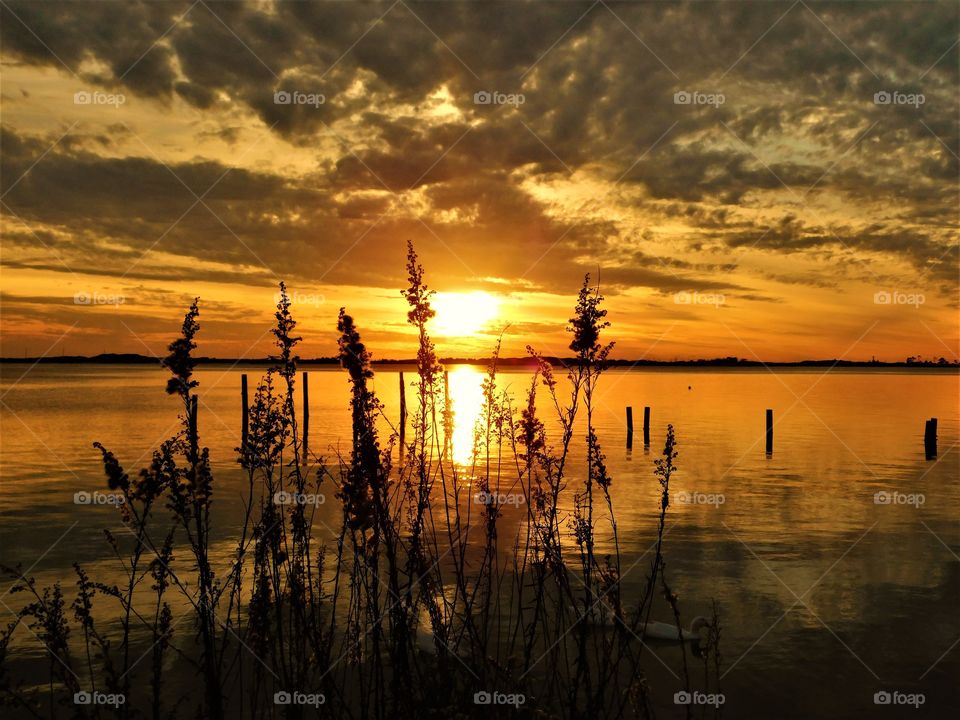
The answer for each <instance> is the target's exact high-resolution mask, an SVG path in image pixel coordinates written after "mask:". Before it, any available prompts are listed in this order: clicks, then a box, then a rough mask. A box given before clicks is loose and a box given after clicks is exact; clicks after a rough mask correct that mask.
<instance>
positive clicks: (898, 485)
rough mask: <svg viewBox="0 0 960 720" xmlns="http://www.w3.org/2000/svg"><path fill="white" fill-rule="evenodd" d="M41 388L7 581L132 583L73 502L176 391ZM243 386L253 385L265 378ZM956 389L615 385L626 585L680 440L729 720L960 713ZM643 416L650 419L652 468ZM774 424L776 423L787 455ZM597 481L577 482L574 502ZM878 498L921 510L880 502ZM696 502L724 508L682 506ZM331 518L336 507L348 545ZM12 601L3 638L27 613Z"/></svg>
mask: <svg viewBox="0 0 960 720" xmlns="http://www.w3.org/2000/svg"><path fill="white" fill-rule="evenodd" d="M26 370H27V366H26V365H4V366H0V393H2V395H3V406H2V409H0V420H2V442H0V462H2V470H0V471H2V481H3V482H2V486H0V513H2V518H3V520H2V544H0V547H2V550H0V561H2V562H4V563H7V564H12V563H16V562H21V563H23V566H24V568H30V567H31V566H33V567H32V570H31V571H30V572H31V574H33V575H35V576H36V577H37V578H38V580H40V581H41V583H51V582H54V581H56V580H57V579H61V578H62V579H63V580H64V584H65V585H72V583H73V578H72V576H71V572H70V570H69V568H70V565H71V563H73V562H75V561H79V562H81V563H83V564H84V565H85V566H87V567H88V568H89V569H91V574H92V575H94V576H96V575H97V572H102V573H106V574H109V573H112V572H116V567H115V564H114V563H115V561H114V560H112V559H111V556H110V554H109V548H108V547H107V546H106V543H105V542H104V541H103V535H102V529H103V528H104V527H112V528H118V527H119V522H118V520H117V517H116V514H115V512H114V511H112V510H111V509H109V508H101V507H90V506H84V505H76V504H74V493H76V492H78V491H83V490H95V489H104V480H103V474H102V469H101V466H100V463H99V454H98V453H97V452H96V451H95V450H94V449H93V448H92V447H91V442H93V441H94V440H99V441H101V442H103V443H104V444H105V445H106V446H107V447H108V448H110V449H111V450H113V451H114V452H115V453H116V454H117V456H118V457H119V458H120V460H121V462H122V463H123V464H124V466H125V467H126V469H127V470H128V471H131V472H132V471H135V470H136V469H138V468H139V467H140V466H142V465H143V464H145V463H146V462H147V461H148V460H149V453H150V451H151V450H152V449H153V448H154V447H155V446H156V445H157V443H158V442H159V441H160V440H161V439H163V438H165V437H167V436H168V435H169V434H170V433H172V432H173V431H174V430H175V429H176V422H177V421H176V413H177V411H178V407H177V402H176V401H175V400H174V399H173V398H170V397H168V396H167V395H165V394H164V392H163V386H164V384H165V378H166V375H165V373H164V372H163V371H162V370H160V369H159V368H153V367H139V366H138V367H125V366H117V367H109V366H108V367H96V366H38V367H35V368H33V369H32V370H31V371H30V372H28V373H27V374H26V375H24V373H25V372H26ZM243 372H247V373H248V374H249V375H250V376H251V387H252V385H253V382H254V378H255V377H257V376H258V375H259V373H260V372H261V369H258V368H246V369H244V370H243ZM240 373H241V370H239V369H228V368H226V367H204V368H201V369H200V370H199V371H198V372H197V374H196V375H197V379H198V380H199V381H200V383H201V385H200V393H201V409H200V432H201V437H202V439H203V442H204V444H205V445H207V446H209V447H210V449H211V453H212V456H213V458H214V461H215V470H216V471H217V474H216V482H217V485H216V487H217V495H216V496H215V497H216V498H217V508H218V513H219V514H218V516H217V537H218V538H219V540H220V543H221V547H222V549H223V553H224V556H225V555H226V553H227V552H228V548H229V539H230V537H231V532H232V531H233V530H234V529H235V528H236V527H237V524H238V523H239V517H238V512H237V510H238V508H239V490H240V487H241V484H240V476H239V473H238V472H237V466H236V463H235V459H234V457H235V456H234V453H233V450H232V449H233V448H234V447H235V446H236V445H237V444H238V443H239V428H240V394H239V392H240V391H239V388H240ZM21 376H22V377H21ZM480 380H481V375H480V374H479V372H478V371H477V370H475V369H473V368H470V367H454V368H451V374H450V384H451V396H452V398H453V403H454V410H455V412H456V422H457V426H456V431H455V432H456V434H455V437H454V454H455V456H456V457H457V458H459V459H461V460H462V459H464V458H466V457H467V456H468V454H469V437H470V434H471V428H472V422H473V418H475V416H476V411H477V408H478V404H479V384H480ZM376 382H377V391H378V393H379V395H380V397H381V399H382V400H383V401H384V403H385V405H386V407H387V414H388V417H390V418H393V419H394V421H395V418H396V416H397V398H398V378H397V373H396V372H394V371H381V372H378V373H377V380H376ZM500 382H501V385H502V386H505V387H509V388H510V389H511V390H512V391H513V393H514V394H515V396H516V397H518V398H519V397H521V395H522V393H523V392H524V390H525V388H526V386H527V384H528V382H529V375H527V374H526V373H523V372H515V373H514V372H507V373H505V374H503V375H502V376H501V378H500ZM958 391H960V387H958V377H957V375H956V374H952V373H939V372H936V373H934V372H910V373H906V372H878V371H871V372H863V371H842V370H834V371H832V372H829V373H826V374H825V373H824V372H823V371H822V370H815V371H797V370H788V371H779V372H777V373H776V374H774V373H771V372H768V371H766V370H763V369H760V370H757V371H749V372H747V371H721V372H714V371H675V370H659V371H648V370H644V371H635V370H634V371H619V370H611V371H609V373H608V375H607V376H606V377H605V379H604V380H603V381H602V384H601V389H600V398H599V402H600V409H599V411H598V412H597V415H596V423H597V426H598V428H599V434H600V439H601V442H602V443H603V446H604V451H605V452H606V454H607V462H608V465H609V468H610V470H611V474H612V476H613V478H614V484H613V489H612V494H613V496H614V504H615V509H616V512H617V522H618V524H619V528H620V532H621V544H622V545H623V546H624V563H623V567H624V568H625V569H626V568H631V567H632V569H631V570H629V571H627V572H626V574H625V576H624V579H623V584H624V587H625V592H627V593H628V594H629V593H630V592H638V589H639V588H640V587H641V585H642V584H643V582H644V573H645V572H646V571H647V567H648V565H647V563H648V561H649V555H648V556H646V557H644V556H643V553H644V552H645V551H646V550H647V549H648V548H649V547H650V544H651V543H652V542H653V540H654V539H655V527H656V526H655V524H656V511H657V496H658V492H659V490H658V486H657V483H656V480H655V478H654V476H653V474H652V461H653V458H654V457H655V455H656V452H657V451H658V450H659V449H660V448H661V447H662V444H663V438H664V433H665V428H666V424H667V423H672V424H673V425H674V427H675V428H676V432H677V437H678V440H679V443H680V445H679V452H680V458H679V460H678V464H679V467H680V471H679V473H678V474H677V475H676V476H675V478H674V481H673V492H672V497H671V502H672V504H671V507H670V509H669V513H668V519H667V540H666V558H667V563H668V573H669V575H670V580H671V585H672V586H673V588H674V590H675V591H676V592H677V593H678V594H679V596H680V600H681V607H682V609H683V611H684V613H685V615H686V616H687V617H688V618H689V617H692V616H694V615H699V614H703V615H708V614H709V609H710V600H711V598H716V600H717V601H718V603H719V605H720V609H721V613H722V620H723V626H724V627H723V634H722V638H721V649H722V651H723V655H724V663H725V668H724V670H723V673H724V674H723V680H722V690H723V692H724V694H725V696H726V705H725V712H726V714H727V716H728V717H734V718H740V717H746V718H754V717H756V718H768V717H779V718H810V717H831V718H862V717H914V718H918V717H945V716H947V715H948V714H949V713H951V711H952V710H955V709H956V708H957V707H960V684H958V679H960V647H958V645H957V643H958V640H960V621H958V619H957V617H958V616H957V607H958V600H960V558H958V556H957V553H958V552H960V523H958V517H960V512H958V510H960V472H958V469H960V468H958V464H960V462H958V458H960V453H958V450H957V447H956V446H957V443H958V437H960V429H958ZM408 397H409V395H408ZM310 399H311V415H310V445H311V449H312V450H313V451H314V452H316V453H318V454H323V455H326V456H327V457H332V456H334V455H335V453H334V452H333V450H332V448H335V447H336V446H337V444H338V442H342V443H344V448H345V451H346V449H348V446H349V437H347V436H345V435H344V434H343V432H344V430H348V429H349V414H348V407H347V399H348V386H347V382H346V378H345V375H344V374H343V373H342V372H340V371H337V370H334V369H311V370H310ZM544 399H545V398H544ZM628 404H629V405H632V406H633V407H634V415H635V418H636V420H635V422H636V425H637V428H636V434H635V437H634V447H633V450H632V451H629V450H627V449H626V448H625V434H626V433H625V418H624V415H625V411H624V409H625V406H626V405H628ZM644 405H649V406H650V407H651V408H652V423H651V425H652V427H651V436H652V437H651V441H652V442H651V445H652V447H651V450H650V451H649V452H646V451H645V450H644V448H643V441H642V431H641V427H640V426H641V424H642V415H643V406H644ZM543 407H544V408H545V404H544V405H543ZM765 408H773V409H774V411H775V420H776V426H775V435H776V440H775V449H774V453H773V455H772V456H770V457H768V456H767V455H766V454H765V452H764V439H763V436H764V410H765ZM929 417H937V418H939V447H940V455H939V458H938V460H936V461H928V460H926V459H925V458H924V456H923V442H922V435H923V427H924V420H925V419H926V418H929ZM578 439H579V438H578ZM577 452H578V453H581V452H582V448H577ZM580 480H581V478H580V477H579V476H577V475H576V474H574V475H572V476H571V479H570V482H571V484H573V483H574V482H576V481H580ZM327 491H328V497H330V498H331V499H332V496H333V490H332V489H331V488H330V487H329V485H328V486H327ZM881 492H882V493H887V495H886V496H885V497H891V494H894V493H896V494H898V495H895V496H894V497H895V499H896V500H898V501H903V500H908V501H912V502H894V503H890V504H877V503H876V502H875V496H876V494H877V493H881ZM683 494H686V497H689V498H692V499H695V500H698V501H707V502H697V503H690V502H687V503H684V502H682V500H683V499H684V495H683ZM333 506H334V503H333V502H328V504H327V506H326V507H327V511H328V512H330V513H331V514H330V516H329V517H330V520H331V526H334V527H335V524H334V523H333V519H334V516H335V508H334V507H333ZM602 543H607V544H608V539H607V538H603V539H602ZM602 543H601V544H602ZM4 590H6V585H4V587H3V588H2V590H0V592H2V591H4ZM0 599H2V600H3V601H4V603H5V605H6V606H7V607H5V606H2V605H0V612H2V613H4V616H5V621H6V617H9V610H8V609H7V608H8V607H16V605H15V604H14V600H17V601H18V602H19V598H11V596H9V595H6V596H4V597H3V598H0ZM654 616H655V617H656V618H658V619H662V620H667V619H669V610H668V608H666V607H665V606H664V607H660V606H656V607H655V609H654ZM18 633H19V634H18V638H17V639H18V643H17V645H16V648H15V651H16V653H17V654H18V655H17V657H23V658H26V659H29V658H31V657H36V653H37V651H36V648H35V645H36V643H35V641H34V642H33V644H32V645H31V644H30V643H29V641H31V640H32V638H30V637H29V636H28V634H27V631H25V630H20V631H18ZM656 654H657V656H658V658H659V659H661V660H662V661H663V662H662V663H660V662H657V661H656V659H655V658H648V668H647V672H648V675H649V679H650V684H651V686H652V688H653V689H654V695H655V696H657V697H661V698H666V700H665V702H664V704H662V705H661V707H660V714H661V715H662V716H664V717H675V716H676V717H679V716H681V715H682V712H681V710H680V709H679V708H677V707H676V706H674V705H672V704H670V702H669V701H670V699H671V697H672V693H673V692H675V691H676V690H677V689H679V687H678V682H677V680H676V679H675V677H674V673H675V672H676V671H677V668H678V666H679V662H680V656H679V654H678V652H677V651H676V650H674V649H672V648H656ZM881 690H888V691H895V690H896V691H900V692H904V693H923V694H924V696H925V703H924V704H923V705H922V706H920V707H919V708H916V709H915V708H913V707H909V708H904V707H878V706H876V705H875V704H874V693H876V692H878V691H881Z"/></svg>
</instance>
